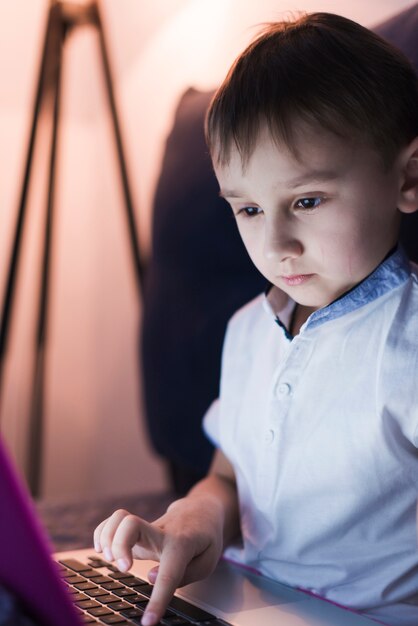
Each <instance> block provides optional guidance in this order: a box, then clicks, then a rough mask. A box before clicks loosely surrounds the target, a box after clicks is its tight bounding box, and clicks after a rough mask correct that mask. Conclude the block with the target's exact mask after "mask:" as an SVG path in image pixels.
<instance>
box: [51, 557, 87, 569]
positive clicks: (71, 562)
mask: <svg viewBox="0 0 418 626" xmlns="http://www.w3.org/2000/svg"><path fill="white" fill-rule="evenodd" d="M58 563H61V565H65V567H68V568H69V569H72V570H74V572H83V571H84V570H87V569H89V566H88V565H85V564H84V563H81V561H77V559H63V560H62V561H58Z"/></svg>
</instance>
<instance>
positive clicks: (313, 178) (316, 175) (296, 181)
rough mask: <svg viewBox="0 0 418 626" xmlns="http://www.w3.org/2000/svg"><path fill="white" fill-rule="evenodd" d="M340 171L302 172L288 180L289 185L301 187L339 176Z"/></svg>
mask: <svg viewBox="0 0 418 626" xmlns="http://www.w3.org/2000/svg"><path fill="white" fill-rule="evenodd" d="M338 176H339V172H337V171H336V170H310V171H309V172H306V173H304V174H300V175H298V176H296V177H295V178H291V179H290V180H288V181H287V182H286V184H287V185H289V187H292V188H295V187H301V186H302V185H306V184H308V183H316V182H326V181H329V180H335V179H336V178H338Z"/></svg>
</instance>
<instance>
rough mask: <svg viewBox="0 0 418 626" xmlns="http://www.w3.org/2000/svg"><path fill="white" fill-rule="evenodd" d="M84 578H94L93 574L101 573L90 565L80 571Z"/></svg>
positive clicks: (99, 574)
mask: <svg viewBox="0 0 418 626" xmlns="http://www.w3.org/2000/svg"><path fill="white" fill-rule="evenodd" d="M80 573H81V575H82V576H84V578H94V577H95V576H101V573H100V572H98V571H97V569H92V568H91V567H89V568H87V567H86V569H84V570H83V571H82V572H80Z"/></svg>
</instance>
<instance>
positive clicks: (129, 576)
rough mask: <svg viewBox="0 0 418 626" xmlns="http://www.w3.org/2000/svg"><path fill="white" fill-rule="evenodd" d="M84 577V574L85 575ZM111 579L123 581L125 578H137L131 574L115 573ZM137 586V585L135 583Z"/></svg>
mask: <svg viewBox="0 0 418 626" xmlns="http://www.w3.org/2000/svg"><path fill="white" fill-rule="evenodd" d="M83 576H84V574H83ZM110 577H111V578H114V579H115V580H123V579H124V578H135V577H134V576H132V574H130V573H129V572H119V571H117V572H113V574H110ZM135 584H137V583H135Z"/></svg>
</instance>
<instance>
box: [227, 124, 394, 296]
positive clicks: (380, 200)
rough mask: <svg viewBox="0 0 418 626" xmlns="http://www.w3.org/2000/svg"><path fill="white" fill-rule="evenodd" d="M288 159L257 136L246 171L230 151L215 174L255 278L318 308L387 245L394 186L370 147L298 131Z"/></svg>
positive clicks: (263, 135)
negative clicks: (257, 274) (294, 149)
mask: <svg viewBox="0 0 418 626" xmlns="http://www.w3.org/2000/svg"><path fill="white" fill-rule="evenodd" d="M300 136H302V133H301V134H300ZM297 154H298V155H300V156H299V157H298V158H296V157H295V155H294V154H293V153H291V152H290V151H289V150H288V149H287V148H286V147H284V146H280V145H278V144H277V142H274V141H273V140H272V138H271V136H270V135H269V134H268V132H267V131H266V130H265V129H264V130H263V131H262V132H261V133H260V136H259V139H258V141H257V143H256V146H255V149H254V151H253V153H252V155H251V157H250V159H249V162H248V164H247V165H246V166H245V168H243V166H242V160H241V157H240V155H239V153H238V151H237V150H235V151H234V150H233V151H232V154H231V159H230V162H229V163H228V165H225V166H222V167H220V166H216V165H215V172H216V175H217V178H218V182H219V185H220V194H221V195H222V196H223V197H224V198H225V199H226V200H227V201H228V202H229V204H230V205H231V208H232V211H233V214H234V216H235V219H236V221H237V226H238V229H239V232H240V234H241V237H242V239H243V242H244V244H245V246H246V248H247V250H248V253H249V255H250V257H251V258H252V260H253V262H254V264H255V265H256V266H257V268H258V269H259V271H260V272H261V273H262V274H263V275H264V276H265V277H266V278H267V279H268V280H269V281H270V282H271V283H273V284H274V285H276V286H277V287H279V288H280V289H282V290H284V291H285V292H286V293H288V294H289V295H290V296H291V297H292V298H293V299H294V300H295V301H296V302H299V303H300V304H304V305H306V306H309V307H313V308H319V307H323V306H326V305H327V304H329V303H330V302H332V301H333V300H335V299H336V298H337V297H339V296H340V295H341V294H342V293H344V292H345V291H347V290H349V289H351V288H352V287H353V286H354V285H356V284H357V283H358V282H360V281H361V280H363V278H365V277H366V276H367V275H368V274H369V273H370V272H372V271H373V270H374V269H375V268H376V267H377V265H378V264H379V263H380V262H381V261H382V260H383V258H384V257H385V255H386V254H387V252H388V251H389V250H390V248H391V247H393V246H394V245H395V243H396V241H397V236H398V229H399V217H400V216H399V211H398V210H397V196H398V190H399V180H398V176H397V173H396V169H395V168H393V171H389V172H388V171H385V170H384V168H383V166H382V165H381V162H380V160H379V157H378V155H377V154H376V153H375V151H374V150H373V149H372V148H370V147H368V146H364V145H358V144H355V143H350V142H346V141H343V140H342V139H341V138H338V137H336V136H334V135H332V134H330V133H326V132H324V131H320V132H319V131H314V130H312V129H308V130H307V129H305V130H304V132H303V140H302V139H300V141H299V143H298V145H297Z"/></svg>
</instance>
